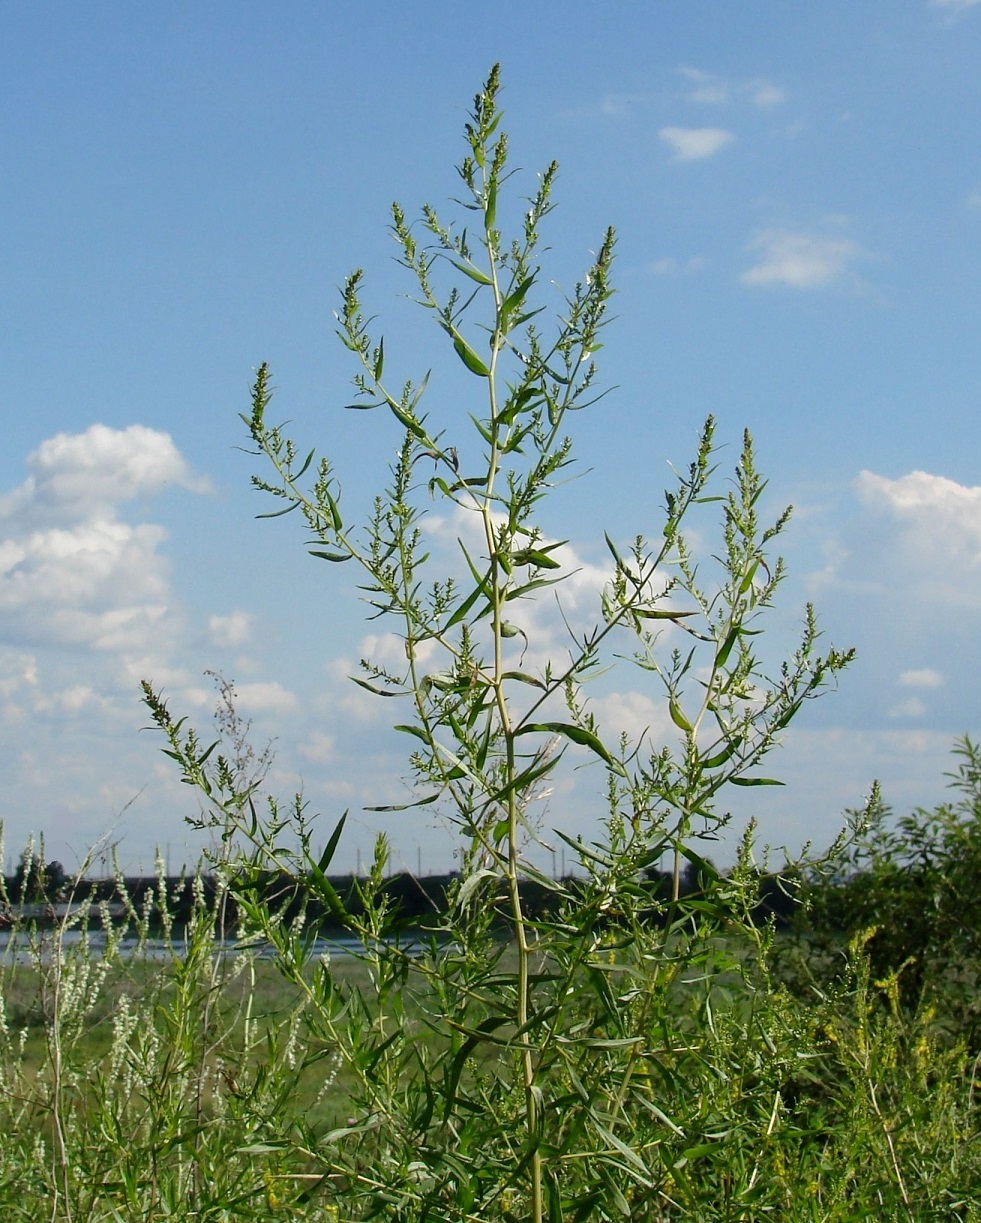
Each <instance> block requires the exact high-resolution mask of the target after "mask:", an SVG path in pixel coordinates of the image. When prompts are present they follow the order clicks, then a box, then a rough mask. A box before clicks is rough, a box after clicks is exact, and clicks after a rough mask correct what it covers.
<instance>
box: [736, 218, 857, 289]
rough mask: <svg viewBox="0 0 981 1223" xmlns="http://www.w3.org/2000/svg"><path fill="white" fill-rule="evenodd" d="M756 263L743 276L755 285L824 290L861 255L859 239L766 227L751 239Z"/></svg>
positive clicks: (839, 277)
mask: <svg viewBox="0 0 981 1223" xmlns="http://www.w3.org/2000/svg"><path fill="white" fill-rule="evenodd" d="M749 249H750V250H751V251H754V252H757V260H756V263H755V264H754V265H753V266H752V267H751V268H749V269H748V270H747V271H746V272H744V273H743V275H742V278H741V279H742V282H743V284H746V285H752V286H754V287H764V288H767V287H770V286H774V285H784V286H786V287H788V288H792V289H823V288H826V287H827V286H828V285H831V284H833V283H834V282H835V281H837V280H840V279H841V277H842V276H843V275H844V274H845V273H846V272H848V271H849V269H850V268H851V266H852V264H853V263H854V262H855V261H856V260H857V259H858V258H860V257H861V256H862V254H863V252H862V248H861V247H860V246H859V245H858V243H857V242H853V241H852V240H851V239H850V238H845V237H842V236H840V235H838V234H825V233H808V232H806V231H803V230H792V229H766V230H763V231H762V232H761V233H759V234H757V235H756V237H755V238H754V239H753V240H752V242H750V244H749Z"/></svg>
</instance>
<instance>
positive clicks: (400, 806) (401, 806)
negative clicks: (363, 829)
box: [365, 726, 439, 811]
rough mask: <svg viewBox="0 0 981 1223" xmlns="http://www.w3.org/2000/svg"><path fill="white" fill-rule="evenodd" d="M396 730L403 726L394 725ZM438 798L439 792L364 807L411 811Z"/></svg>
mask: <svg viewBox="0 0 981 1223" xmlns="http://www.w3.org/2000/svg"><path fill="white" fill-rule="evenodd" d="M395 729H396V730H405V727H404V726H396V728H395ZM438 798H439V793H438V792H437V793H436V794H427V796H426V797H425V798H417V799H415V800H414V801H413V802H411V803H381V804H379V805H378V806H376V807H365V811H412V810H414V809H415V808H416V807H428V806H429V804H430V803H434V802H435V801H436V800H437V799H438Z"/></svg>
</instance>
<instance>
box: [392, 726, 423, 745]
mask: <svg viewBox="0 0 981 1223" xmlns="http://www.w3.org/2000/svg"><path fill="white" fill-rule="evenodd" d="M392 729H393V730H400V731H401V732H402V733H403V734H404V735H415V737H416V738H417V739H421V740H422V741H423V743H425V745H426V746H427V747H429V746H430V743H429V737H428V736H427V734H426V732H425V731H424V730H423V729H422V728H421V727H419V726H406V725H404V724H403V725H399V726H394V727H393V728H392Z"/></svg>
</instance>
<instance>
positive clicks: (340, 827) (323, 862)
mask: <svg viewBox="0 0 981 1223" xmlns="http://www.w3.org/2000/svg"><path fill="white" fill-rule="evenodd" d="M346 823H347V812H346V811H345V812H344V814H343V815H342V816H341V818H340V819H339V820H338V821H337V827H336V828H335V829H334V831H333V832H332V833H331V834H330V840H329V841H328V842H327V847H326V849H325V850H324V852H323V854H322V855H321V857H320V861H319V862H318V863H317V866H318V867H319V869H320V870H321V871H326V870H327V867H328V866H330V864H331V861H332V859H333V857H334V851H335V850H336V849H337V843H338V841H340V839H341V833H342V832H343V831H344V825H345V824H346Z"/></svg>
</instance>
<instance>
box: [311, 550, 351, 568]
mask: <svg viewBox="0 0 981 1223" xmlns="http://www.w3.org/2000/svg"><path fill="white" fill-rule="evenodd" d="M309 551H310V555H311V556H316V557H319V559H320V560H322V561H334V562H335V563H337V564H339V563H340V562H341V561H349V560H351V553H350V552H320V551H317V550H316V549H314V548H311V549H310V550H309Z"/></svg>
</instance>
